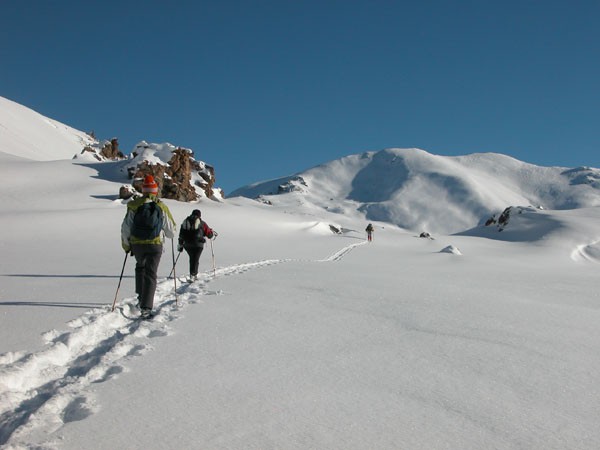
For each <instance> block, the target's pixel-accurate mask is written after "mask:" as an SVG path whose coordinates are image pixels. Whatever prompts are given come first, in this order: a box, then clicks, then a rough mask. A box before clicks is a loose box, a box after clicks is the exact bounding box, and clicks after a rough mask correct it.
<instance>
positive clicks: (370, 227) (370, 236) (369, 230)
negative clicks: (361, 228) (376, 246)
mask: <svg viewBox="0 0 600 450" xmlns="http://www.w3.org/2000/svg"><path fill="white" fill-rule="evenodd" d="M365 231H366V232H367V240H368V241H369V242H371V241H372V240H373V231H375V228H373V224H371V223H370V224H369V225H367V228H365Z"/></svg>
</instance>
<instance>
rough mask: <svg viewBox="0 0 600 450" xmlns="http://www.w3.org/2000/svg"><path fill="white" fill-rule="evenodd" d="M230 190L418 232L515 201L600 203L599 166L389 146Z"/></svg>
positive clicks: (470, 220)
mask: <svg viewBox="0 0 600 450" xmlns="http://www.w3.org/2000/svg"><path fill="white" fill-rule="evenodd" d="M230 196H244V197H249V198H260V199H261V200H263V201H265V202H269V203H271V204H280V205H288V206H293V205H294V206H295V207H297V208H300V209H302V208H307V207H310V208H314V207H318V208H322V209H324V210H327V211H333V212H338V213H340V214H343V215H356V214H357V213H359V214H361V215H363V217H364V219H365V220H373V221H381V222H388V223H392V224H395V225H397V226H399V227H401V228H406V229H409V230H414V231H423V230H427V231H430V232H435V233H454V232H460V231H463V230H466V229H468V228H472V227H474V226H476V225H477V224H478V223H481V221H482V219H484V218H487V217H489V216H491V215H492V214H498V213H499V212H501V211H502V210H503V209H504V208H506V207H507V206H510V205H523V206H534V207H539V208H544V209H559V210H562V209H576V208H587V207H592V206H598V205H600V170H598V169H593V168H587V167H580V168H574V169H568V168H562V167H540V166H536V165H533V164H528V163H525V162H522V161H519V160H516V159H514V158H511V157H508V156H505V155H501V154H494V153H480V154H472V155H466V156H457V157H449V156H438V155H432V154H430V153H428V152H426V151H424V150H419V149H386V150H381V151H378V152H366V153H362V154H358V155H351V156H347V157H344V158H341V159H338V160H335V161H331V162H328V163H326V164H323V165H320V166H318V167H314V168H312V169H309V170H307V171H304V172H301V173H297V174H295V175H293V176H288V177H284V178H279V179H275V180H270V181H265V182H260V183H255V184H252V185H250V186H246V187H243V188H240V189H237V190H235V191H234V192H232V193H231V194H230Z"/></svg>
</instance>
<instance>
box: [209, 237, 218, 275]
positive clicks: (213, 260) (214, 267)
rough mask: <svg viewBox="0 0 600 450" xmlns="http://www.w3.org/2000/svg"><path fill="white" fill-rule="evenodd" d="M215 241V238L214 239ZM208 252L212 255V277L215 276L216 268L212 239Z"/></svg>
mask: <svg viewBox="0 0 600 450" xmlns="http://www.w3.org/2000/svg"><path fill="white" fill-rule="evenodd" d="M215 239H216V237H215ZM210 252H211V253H212V262H213V277H216V276H217V267H216V266H215V250H214V248H213V239H210Z"/></svg>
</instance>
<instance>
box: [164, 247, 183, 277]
mask: <svg viewBox="0 0 600 450" xmlns="http://www.w3.org/2000/svg"><path fill="white" fill-rule="evenodd" d="M180 256H181V252H179V254H178V255H177V258H176V259H175V263H174V264H173V268H172V269H171V273H170V274H169V276H168V277H167V278H171V276H172V275H173V272H175V266H176V265H177V261H179V257H180Z"/></svg>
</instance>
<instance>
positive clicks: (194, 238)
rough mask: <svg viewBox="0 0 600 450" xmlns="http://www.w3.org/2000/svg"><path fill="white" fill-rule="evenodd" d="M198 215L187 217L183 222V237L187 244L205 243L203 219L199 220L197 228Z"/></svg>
mask: <svg viewBox="0 0 600 450" xmlns="http://www.w3.org/2000/svg"><path fill="white" fill-rule="evenodd" d="M196 219H197V218H196V217H195V216H190V217H187V218H186V219H185V220H184V221H183V223H182V224H181V237H182V239H183V241H184V242H185V243H186V244H198V243H204V242H205V239H204V228H203V226H202V225H203V224H202V220H198V228H196Z"/></svg>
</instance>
